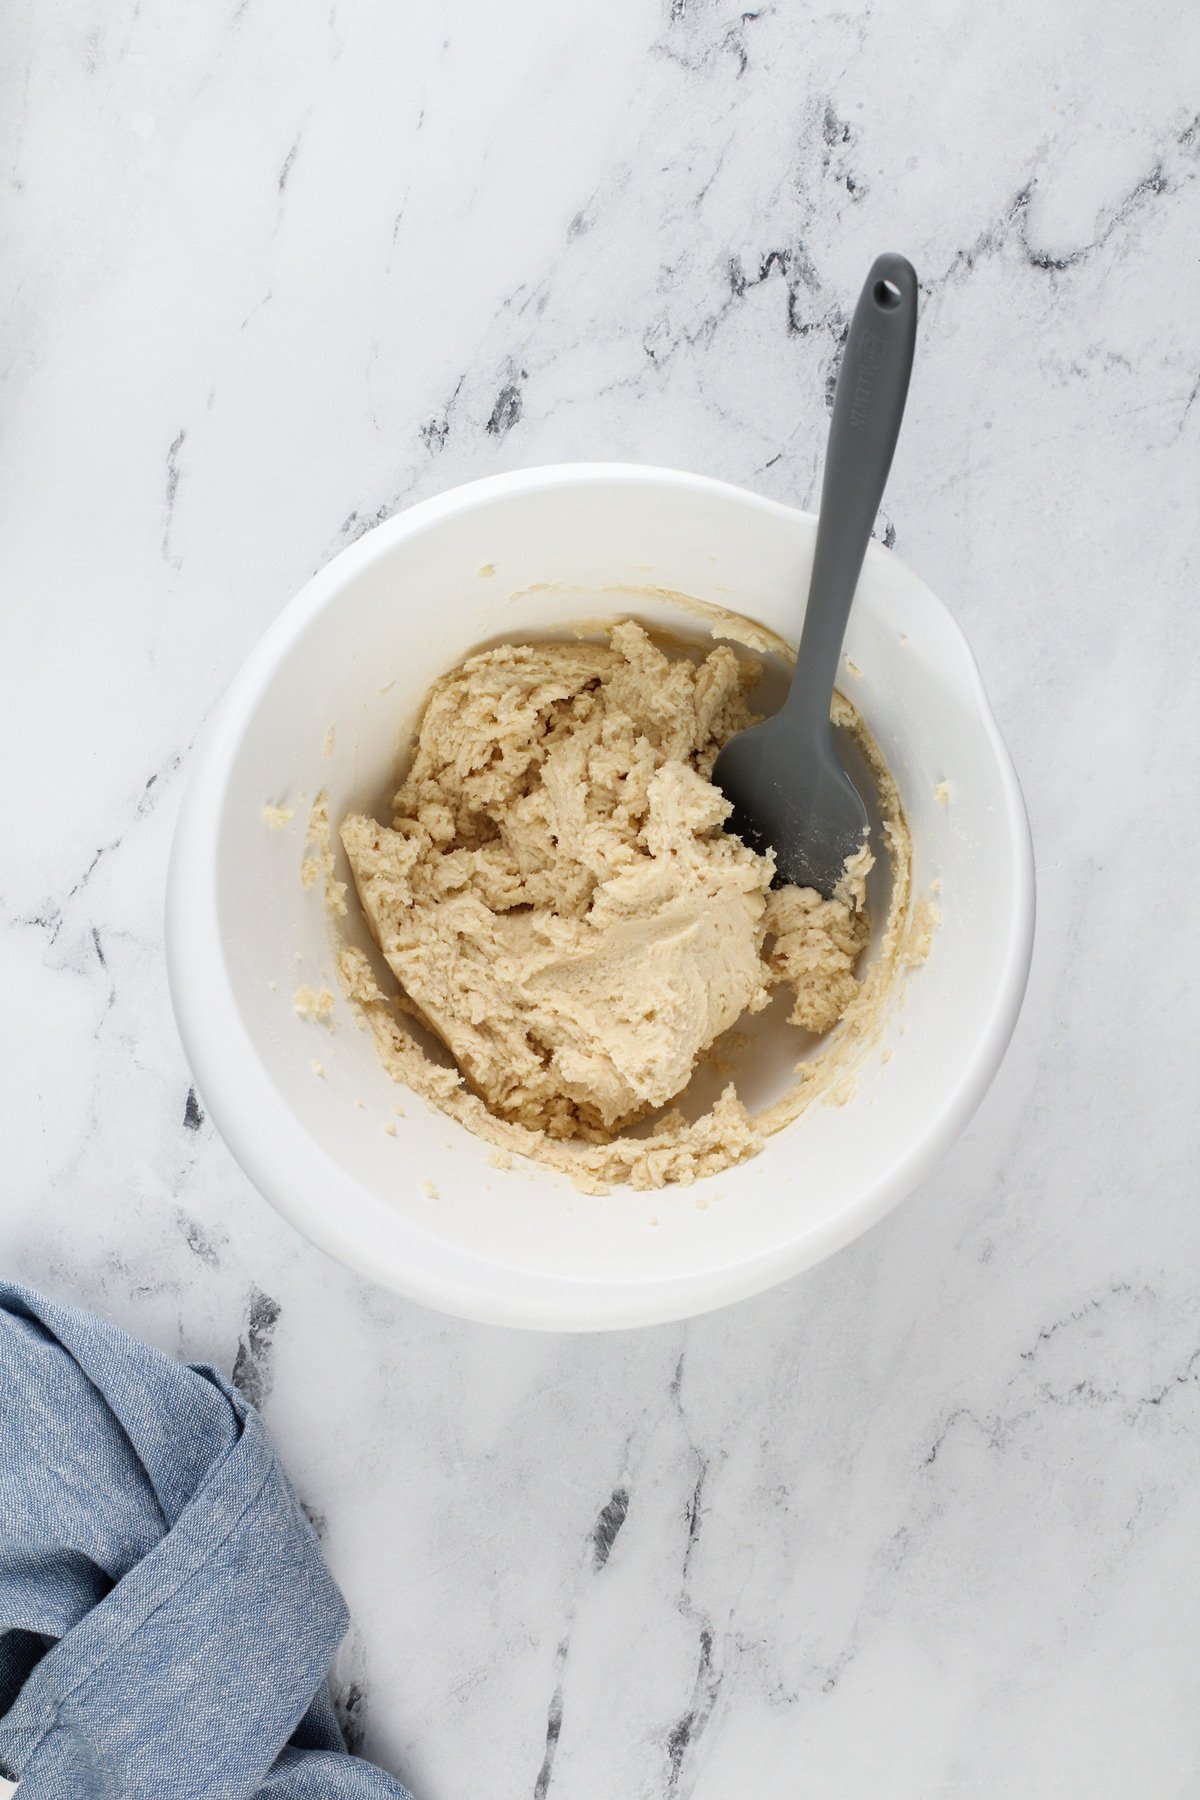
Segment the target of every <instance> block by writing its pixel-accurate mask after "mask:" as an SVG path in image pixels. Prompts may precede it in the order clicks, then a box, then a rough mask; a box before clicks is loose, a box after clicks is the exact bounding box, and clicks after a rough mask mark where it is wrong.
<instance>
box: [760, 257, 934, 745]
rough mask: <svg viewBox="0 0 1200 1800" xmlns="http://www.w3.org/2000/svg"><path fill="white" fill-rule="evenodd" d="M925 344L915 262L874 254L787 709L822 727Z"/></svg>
mask: <svg viewBox="0 0 1200 1800" xmlns="http://www.w3.org/2000/svg"><path fill="white" fill-rule="evenodd" d="M916 339H917V277H916V272H915V270H914V269H913V266H912V264H911V263H910V262H908V261H906V259H905V258H904V257H903V256H897V255H895V254H894V253H891V252H889V253H888V254H886V255H884V256H879V257H876V259H875V261H874V263H873V264H872V265H871V272H870V274H869V275H868V276H867V279H866V284H865V286H864V287H863V291H862V293H861V294H860V295H859V299H858V305H857V306H856V307H855V309H854V317H853V318H852V319H851V321H850V331H849V334H848V336H847V338H846V347H845V350H844V351H843V352H842V365H841V368H840V370H839V372H838V379H837V389H836V392H835V394H834V397H833V417H832V419H831V420H830V423H829V447H828V449H827V450H826V453H825V475H824V479H823V481H822V484H821V516H820V520H819V522H818V525H817V544H816V550H815V552H814V555H813V570H812V581H811V583H810V585H809V590H808V607H807V610H806V612H805V615H804V630H803V633H802V634H801V638H800V650H799V654H798V656H797V659H796V673H795V677H794V679H793V682H792V691H791V694H790V695H789V698H788V705H789V707H797V708H800V709H802V710H803V712H804V714H805V716H806V717H809V718H812V719H817V720H821V721H824V720H826V719H828V717H829V702H830V699H831V697H832V694H833V687H834V682H835V680H836V678H837V667H838V658H839V656H840V655H841V650H842V640H843V638H844V637H845V635H846V621H847V619H848V618H849V616H850V603H851V601H852V600H853V599H854V590H855V588H856V587H857V586H858V577H859V575H860V573H861V572H862V565H863V558H864V557H865V556H866V553H867V544H868V543H869V542H870V538H871V529H872V527H873V525H874V523H875V516H876V514H877V513H878V511H879V502H880V500H881V499H882V498H883V489H884V485H885V483H886V481H887V478H888V470H889V469H890V468H891V466H892V455H893V453H894V451H895V448H896V439H897V438H898V436H899V435H900V421H901V419H902V418H903V417H904V401H905V397H906V396H907V394H908V378H909V376H910V374H911V373H912V362H913V349H914V346H915V344H916Z"/></svg>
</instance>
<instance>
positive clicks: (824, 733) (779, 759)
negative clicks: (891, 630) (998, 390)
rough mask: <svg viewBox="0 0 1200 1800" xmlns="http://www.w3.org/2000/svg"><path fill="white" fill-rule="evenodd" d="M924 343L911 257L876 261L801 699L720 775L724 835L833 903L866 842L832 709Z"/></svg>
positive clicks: (818, 553)
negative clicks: (771, 857)
mask: <svg viewBox="0 0 1200 1800" xmlns="http://www.w3.org/2000/svg"><path fill="white" fill-rule="evenodd" d="M916 336H917V277H916V274H915V272H914V270H913V267H912V264H911V263H909V262H906V261H905V259H904V257H902V256H895V255H887V256H880V257H877V258H876V259H875V262H874V263H873V265H872V267H871V273H870V274H869V275H868V276H867V280H866V285H865V287H864V288H863V291H862V293H861V294H860V296H859V301H858V305H857V306H856V307H855V309H854V317H853V319H851V321H850V331H849V334H848V336H847V338H846V348H845V350H844V351H843V353H842V366H841V369H840V371H839V373H838V379H837V391H836V393H835V394H834V399H833V417H832V419H831V420H830V423H829V445H828V448H827V449H826V452H825V476H824V480H823V482H822V485H821V514H820V518H819V520H818V523H817V543H816V549H815V551H814V553H813V567H812V578H811V580H810V582H809V588H808V606H807V609H806V611H805V614H804V629H803V631H802V632H801V635H800V648H799V650H798V652H797V654H796V669H795V673H794V675H793V676H792V685H791V690H790V692H789V694H788V697H787V699H786V700H785V701H784V703H783V706H782V707H781V708H780V710H779V711H778V712H777V713H775V714H774V715H773V717H771V718H769V719H767V720H765V721H764V722H763V724H761V725H755V726H752V727H751V729H750V730H749V731H740V732H739V733H738V734H737V736H736V737H733V738H730V740H729V742H728V743H727V744H726V745H725V748H724V749H723V750H722V751H721V754H720V755H719V756H718V758H717V762H716V767H715V768H714V770H713V780H714V781H715V782H716V784H717V786H718V787H719V788H720V789H721V790H722V792H723V793H724V794H725V795H726V797H727V798H728V799H729V800H731V801H732V802H733V814H732V817H731V818H730V819H729V821H728V824H727V827H726V829H727V830H729V831H733V832H736V833H737V835H738V836H739V837H740V838H742V839H743V840H744V841H745V842H746V843H747V844H749V845H751V847H752V848H753V849H755V850H760V851H762V850H766V849H767V848H770V849H772V850H774V852H775V863H776V871H777V873H776V880H777V881H791V882H795V883H796V885H797V886H798V887H812V888H816V889H817V892H818V893H821V894H824V895H825V896H826V897H827V898H828V896H829V895H830V894H832V893H833V891H834V889H835V887H836V886H837V884H838V880H839V878H840V876H841V873H842V870H843V868H844V867H845V864H846V859H847V857H849V856H852V855H853V854H854V852H855V851H856V850H857V849H858V848H859V846H860V845H861V844H862V841H863V838H864V836H865V834H866V830H867V814H866V809H865V808H864V806H863V803H862V801H861V799H860V798H859V795H858V790H857V789H856V788H855V786H854V783H853V782H852V781H851V779H850V777H849V776H848V775H847V773H846V771H845V769H844V768H843V767H842V763H841V758H840V757H839V756H838V752H837V746H836V744H835V743H834V740H833V730H832V728H831V726H830V723H829V709H830V704H831V702H832V699H833V686H834V681H835V679H836V677H837V667H838V658H839V656H840V655H841V651H842V639H843V638H844V637H845V635H846V621H847V619H848V618H849V616H850V603H851V601H852V600H853V599H854V590H855V588H856V587H857V586H858V577H859V574H860V573H861V571H862V565H863V558H864V557H865V555H866V553H867V544H868V543H869V541H870V537H871V528H872V526H873V525H874V523H875V515H876V513H877V512H878V511H879V502H880V500H881V499H882V498H883V489H884V484H885V482H886V481H887V478H888V470H889V469H890V468H891V466H892V453H893V452H894V450H895V448H896V439H897V438H898V437H899V435H900V421H901V419H902V418H903V417H904V400H905V396H906V395H907V393H908V378H909V375H910V374H911V372H912V359H913V346H914V344H915V343H916Z"/></svg>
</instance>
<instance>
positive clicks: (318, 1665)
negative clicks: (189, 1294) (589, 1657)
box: [0, 1282, 407, 1800]
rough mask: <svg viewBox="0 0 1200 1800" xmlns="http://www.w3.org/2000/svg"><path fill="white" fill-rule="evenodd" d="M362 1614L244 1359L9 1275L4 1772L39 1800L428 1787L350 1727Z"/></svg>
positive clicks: (0, 1470)
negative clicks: (358, 1739) (185, 1354)
mask: <svg viewBox="0 0 1200 1800" xmlns="http://www.w3.org/2000/svg"><path fill="white" fill-rule="evenodd" d="M347 1623H348V1615H347V1612H346V1607H345V1602H344V1601H343V1599H342V1596H341V1594H340V1592H339V1591H338V1589H337V1587H336V1585H335V1583H334V1581H333V1579H332V1577H331V1576H330V1574H329V1572H328V1570H327V1569H326V1567H325V1562H324V1558H323V1557H322V1554H321V1549H320V1545H319V1543H318V1541H317V1537H316V1533H315V1532H314V1531H313V1529H312V1527H311V1525H310V1524H309V1522H308V1520H307V1519H306V1518H305V1517H304V1514H303V1512H302V1511H301V1508H300V1505H299V1502H298V1501H297V1499H296V1496H295V1494H294V1492H293V1491H292V1488H291V1485H290V1483H289V1482H288V1479H287V1477H286V1475H285V1474H284V1472H283V1470H282V1468H281V1466H280V1464H279V1462H278V1459H277V1458H276V1456H275V1453H274V1451H273V1449H272V1447H271V1444H270V1441H269V1439H268V1437H267V1433H266V1429H265V1427H264V1425H263V1423H262V1420H261V1419H260V1418H259V1416H258V1414H257V1412H256V1411H255V1410H254V1408H253V1407H252V1406H250V1405H249V1403H248V1402H247V1401H246V1400H245V1399H244V1398H243V1396H242V1395H241V1394H239V1393H238V1391H237V1389H236V1388H234V1387H233V1386H232V1385H231V1384H230V1383H229V1382H228V1381H226V1379H225V1378H224V1376H222V1375H221V1374H220V1373H219V1372H218V1371H217V1370H216V1369H213V1368H210V1367H208V1366H205V1365H185V1364H181V1363H177V1362H174V1361H173V1360H172V1359H171V1358H170V1357H168V1356H165V1355H164V1354H163V1353H162V1352H161V1351H157V1350H154V1349H151V1348H149V1347H148V1346H146V1345H144V1344H141V1343H139V1342H137V1341H136V1340H135V1339H133V1338H131V1337H129V1336H127V1335H126V1334H125V1333H124V1332H121V1331H118V1330H117V1329H116V1328H115V1327H114V1326H111V1325H108V1324H105V1323H104V1322H103V1321H102V1320H99V1319H96V1318H93V1317H91V1316H90V1315H88V1314H86V1313H84V1312H81V1311H78V1310H76V1309H74V1308H70V1307H65V1306H59V1305H56V1304H54V1303H53V1302H51V1301H48V1300H45V1299H42V1298H41V1297H40V1296H38V1295H36V1294H34V1293H32V1292H31V1291H30V1290H28V1289H26V1288H22V1287H18V1286H15V1285H12V1284H7V1283H2V1282H0V1713H2V1715H3V1716H2V1717H0V1770H3V1771H7V1772H9V1773H11V1774H12V1775H13V1776H19V1777H20V1783H21V1785H20V1793H21V1800H64V1797H65V1796H68V1795H69V1796H71V1797H72V1800H76V1797H78V1800H213V1797H214V1796H220V1800H254V1797H255V1796H259V1795H269V1796H270V1800H308V1796H314V1797H315V1796H317V1795H320V1796H322V1800H407V1796H406V1793H405V1790H404V1788H403V1787H401V1785H400V1784H399V1782H397V1781H396V1780H395V1779H394V1778H393V1777H391V1776H389V1775H387V1774H385V1773H384V1772H383V1771H382V1770H379V1769H376V1768H374V1767H372V1766H371V1765H370V1764H368V1763H365V1762H362V1761H361V1760H360V1759H358V1758H356V1757H352V1756H350V1755H349V1753H348V1752H347V1750H346V1747H345V1743H344V1740H343V1739H342V1736H341V1732H340V1730H339V1729H338V1726H337V1721H336V1716H335V1714H334V1710H333V1707H332V1704H331V1702H330V1699H329V1694H328V1688H327V1680H326V1678H327V1674H328V1670H329V1665H330V1662H331V1661H332V1658H333V1655H334V1652H335V1651H336V1649H337V1646H338V1644H339V1643H340V1641H341V1639H342V1637H343V1636H344V1634H345V1631H346V1627H347Z"/></svg>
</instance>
